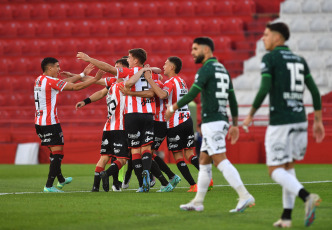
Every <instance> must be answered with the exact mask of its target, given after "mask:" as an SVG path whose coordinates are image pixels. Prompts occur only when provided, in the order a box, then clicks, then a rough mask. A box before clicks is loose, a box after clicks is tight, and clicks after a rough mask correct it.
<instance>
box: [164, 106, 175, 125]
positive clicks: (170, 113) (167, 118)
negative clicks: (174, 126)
mask: <svg viewBox="0 0 332 230" xmlns="http://www.w3.org/2000/svg"><path fill="white" fill-rule="evenodd" d="M166 106H167V110H166V112H165V119H166V121H169V119H171V117H172V116H173V113H174V112H173V113H172V112H171V110H170V108H169V107H170V105H166Z"/></svg>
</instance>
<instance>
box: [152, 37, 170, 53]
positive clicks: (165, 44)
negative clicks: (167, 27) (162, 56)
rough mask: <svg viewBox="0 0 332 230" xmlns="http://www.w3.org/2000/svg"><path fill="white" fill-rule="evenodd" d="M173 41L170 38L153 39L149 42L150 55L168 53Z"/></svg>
mask: <svg viewBox="0 0 332 230" xmlns="http://www.w3.org/2000/svg"><path fill="white" fill-rule="evenodd" d="M161 44H162V45H161ZM172 44H173V39H172V38H170V37H160V38H154V39H153V40H152V41H151V49H152V53H167V54H168V53H170V52H171V45H172Z"/></svg>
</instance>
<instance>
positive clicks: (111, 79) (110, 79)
mask: <svg viewBox="0 0 332 230" xmlns="http://www.w3.org/2000/svg"><path fill="white" fill-rule="evenodd" d="M114 82H116V78H115V77H107V78H105V84H106V86H109V87H110V86H111V85H113V83H114Z"/></svg>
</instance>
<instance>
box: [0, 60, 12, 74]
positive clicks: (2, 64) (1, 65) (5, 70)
mask: <svg viewBox="0 0 332 230" xmlns="http://www.w3.org/2000/svg"><path fill="white" fill-rule="evenodd" d="M13 68H14V62H13V61H12V59H10V58H0V75H2V76H7V75H11V70H13Z"/></svg>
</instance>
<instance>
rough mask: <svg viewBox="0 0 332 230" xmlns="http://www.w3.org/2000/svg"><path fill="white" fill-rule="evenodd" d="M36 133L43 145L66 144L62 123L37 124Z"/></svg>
mask: <svg viewBox="0 0 332 230" xmlns="http://www.w3.org/2000/svg"><path fill="white" fill-rule="evenodd" d="M35 129H36V133H37V135H38V136H39V138H40V140H41V145H42V146H57V145H64V140H63V133H62V129H61V125H60V124H59V123H58V124H55V125H46V126H40V125H35Z"/></svg>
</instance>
